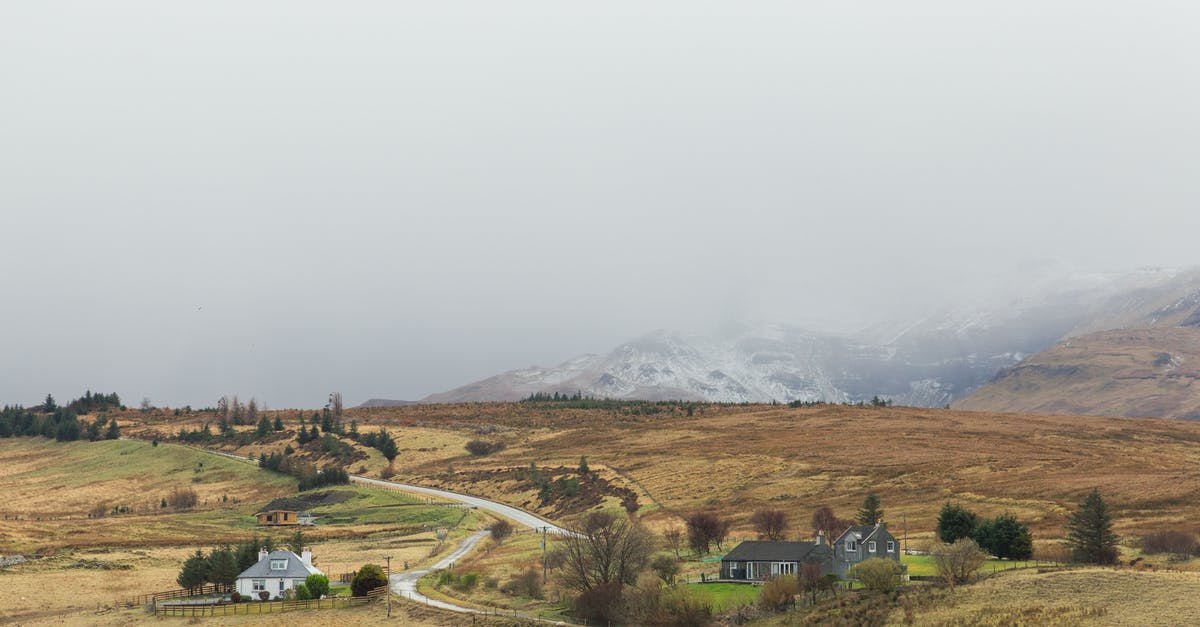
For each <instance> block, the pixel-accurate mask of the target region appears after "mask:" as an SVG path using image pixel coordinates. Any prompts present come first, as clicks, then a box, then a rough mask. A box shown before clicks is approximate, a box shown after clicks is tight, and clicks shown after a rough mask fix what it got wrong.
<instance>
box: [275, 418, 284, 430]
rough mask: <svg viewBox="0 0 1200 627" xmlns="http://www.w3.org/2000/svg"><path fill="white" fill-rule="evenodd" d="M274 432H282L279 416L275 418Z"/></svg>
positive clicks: (281, 419) (281, 420)
mask: <svg viewBox="0 0 1200 627" xmlns="http://www.w3.org/2000/svg"><path fill="white" fill-rule="evenodd" d="M275 430H276V431H283V418H280V417H279V416H275Z"/></svg>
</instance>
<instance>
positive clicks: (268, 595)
mask: <svg viewBox="0 0 1200 627" xmlns="http://www.w3.org/2000/svg"><path fill="white" fill-rule="evenodd" d="M270 598H271V593H270V592H267V591H266V590H263V591H262V592H259V593H258V600H260V601H266V600H267V599H270Z"/></svg>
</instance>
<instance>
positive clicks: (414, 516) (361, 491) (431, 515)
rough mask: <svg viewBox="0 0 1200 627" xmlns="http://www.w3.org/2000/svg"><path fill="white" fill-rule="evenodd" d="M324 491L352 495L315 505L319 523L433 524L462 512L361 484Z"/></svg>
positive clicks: (448, 522) (449, 520)
mask: <svg viewBox="0 0 1200 627" xmlns="http://www.w3.org/2000/svg"><path fill="white" fill-rule="evenodd" d="M321 491H322V492H336V493H344V494H349V495H351V496H350V498H349V499H348V500H345V501H342V502H341V503H335V504H332V505H327V506H320V507H314V508H313V509H312V510H311V512H312V513H313V514H315V515H316V516H317V524H318V525H383V524H387V525H409V526H420V525H431V526H435V527H446V526H449V525H452V524H454V523H456V522H458V520H459V519H460V518H462V516H463V511H464V510H461V509H457V508H452V507H444V506H437V505H427V504H425V503H424V501H423V500H421V499H419V498H416V497H413V496H410V495H408V494H404V493H400V492H391V491H388V490H378V489H374V488H369V487H360V486H342V487H338V488H333V489H330V490H321Z"/></svg>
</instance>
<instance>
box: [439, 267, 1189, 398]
mask: <svg viewBox="0 0 1200 627" xmlns="http://www.w3.org/2000/svg"><path fill="white" fill-rule="evenodd" d="M995 290H996V292H997V294H987V293H986V289H981V290H976V292H977V293H978V294H979V295H978V296H977V297H976V298H973V299H964V300H962V301H960V302H958V303H953V304H950V305H948V306H945V307H942V308H940V309H939V310H937V311H934V312H931V313H929V314H928V315H926V316H923V317H921V318H918V319H915V320H904V321H893V322H888V323H883V324H877V325H874V326H872V327H870V328H868V329H866V330H863V331H860V332H857V333H849V334H836V333H820V332H814V331H810V330H806V329H803V328H798V327H795V326H790V325H787V324H780V323H764V324H758V325H753V326H742V327H738V328H733V329H728V330H726V331H724V332H721V333H716V334H709V335H697V334H684V333H679V332H673V331H669V330H659V331H655V332H653V333H650V334H647V335H645V336H642V337H640V338H637V339H634V340H632V341H629V342H626V343H624V344H621V345H620V346H617V347H616V348H614V349H613V350H612V351H610V352H608V353H605V354H598V355H596V354H591V355H581V356H579V357H576V358H573V359H570V360H568V361H566V362H564V363H562V364H559V365H557V366H554V367H536V366H534V367H529V368H523V369H519V370H511V371H508V372H504V373H501V374H498V375H495V376H492V377H489V378H486V379H483V380H480V381H476V382H473V383H469V384H467V385H464V386H461V387H458V388H455V389H452V390H449V391H446V392H443V393H439V394H432V395H430V396H428V397H426V398H425V399H423V400H422V402H430V403H433V402H463V401H487V400H518V399H521V398H524V397H527V396H529V395H530V394H533V393H538V392H543V393H554V392H560V393H567V394H574V393H576V392H581V393H583V394H584V395H586V396H595V397H601V398H637V399H649V400H660V399H681V400H703V401H719V402H770V401H778V402H789V401H796V400H799V401H828V402H858V401H865V400H868V399H870V398H872V397H874V396H881V397H884V398H887V399H890V400H892V401H893V402H895V403H897V404H903V405H913V406H922V407H940V406H944V405H947V404H950V403H953V402H956V401H959V400H961V399H964V398H966V397H967V396H969V395H970V394H971V393H973V392H974V391H975V390H977V389H979V388H980V387H981V386H983V385H984V384H986V383H988V382H989V381H991V380H992V379H993V378H994V377H995V376H996V375H997V373H999V372H1002V371H1005V370H1006V369H1009V368H1012V367H1014V366H1017V365H1018V364H1020V363H1022V362H1023V360H1025V359H1026V358H1028V357H1029V356H1030V355H1033V354H1036V353H1039V352H1040V351H1043V350H1045V349H1048V348H1050V347H1051V346H1053V345H1055V343H1056V342H1058V341H1060V340H1062V339H1063V338H1066V337H1071V336H1077V335H1080V334H1085V333H1089V332H1094V331H1096V330H1098V329H1116V328H1126V327H1129V326H1131V325H1133V326H1136V325H1143V324H1147V323H1148V321H1150V320H1152V319H1154V320H1158V319H1162V318H1163V317H1164V316H1166V315H1167V312H1168V307H1169V306H1170V305H1171V303H1172V302H1175V301H1178V304H1177V305H1175V306H1176V309H1175V310H1171V311H1175V313H1176V315H1178V316H1185V315H1191V314H1192V311H1191V310H1190V309H1188V307H1187V306H1185V304H1186V303H1187V302H1191V301H1188V300H1187V299H1186V295H1187V294H1192V295H1193V297H1194V298H1196V299H1197V300H1196V303H1200V296H1197V295H1200V275H1198V274H1197V273H1196V272H1194V271H1192V272H1179V271H1174V270H1161V269H1149V270H1141V271H1137V272H1132V273H1126V274H1078V275H1069V276H1054V275H1052V274H1043V275H1037V274H1036V273H1034V274H1033V275H1032V278H1029V279H1027V280H1026V281H1024V282H1021V283H1019V284H1017V285H1008V286H996V288H995ZM1172 299H1175V300H1174V301H1172Z"/></svg>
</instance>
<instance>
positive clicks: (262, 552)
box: [258, 549, 270, 562]
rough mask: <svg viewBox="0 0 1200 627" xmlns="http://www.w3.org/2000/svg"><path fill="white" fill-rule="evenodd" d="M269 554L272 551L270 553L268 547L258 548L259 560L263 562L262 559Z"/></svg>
mask: <svg viewBox="0 0 1200 627" xmlns="http://www.w3.org/2000/svg"><path fill="white" fill-rule="evenodd" d="M268 555H270V553H268V552H267V550H266V549H259V550H258V561H260V562H261V561H263V560H265V559H267V556H268Z"/></svg>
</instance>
